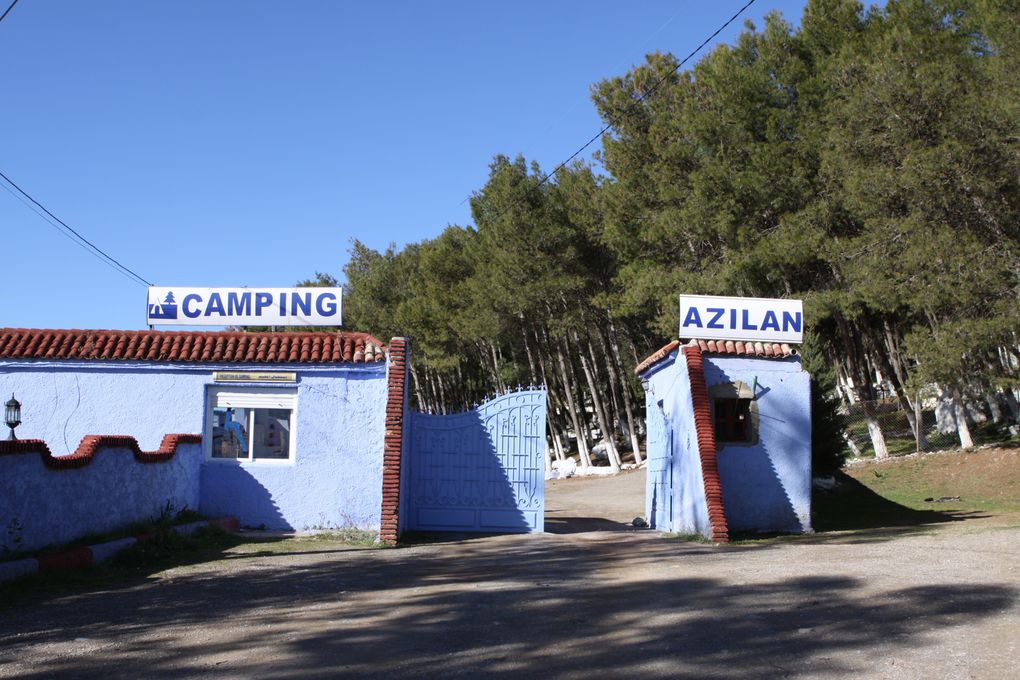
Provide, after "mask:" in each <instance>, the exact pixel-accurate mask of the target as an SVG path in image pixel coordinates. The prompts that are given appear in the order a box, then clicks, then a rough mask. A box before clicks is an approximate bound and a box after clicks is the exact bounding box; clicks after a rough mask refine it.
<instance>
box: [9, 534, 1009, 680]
mask: <svg viewBox="0 0 1020 680" xmlns="http://www.w3.org/2000/svg"><path fill="white" fill-rule="evenodd" d="M736 557H737V556H733V555H727V553H726V551H722V552H720V551H716V550H713V549H712V548H711V547H709V546H703V545H693V544H691V545H687V544H678V543H676V542H673V541H668V540H659V539H656V537H654V536H652V535H650V534H643V535H641V534H632V535H629V536H621V537H620V538H619V539H618V540H613V541H609V542H607V541H590V542H589V541H572V540H564V539H563V538H557V537H551V536H538V535H536V536H527V537H498V538H492V539H487V540H479V541H471V542H464V543H461V544H458V546H457V547H456V549H453V548H452V547H450V546H440V545H422V546H416V547H414V548H410V549H407V550H369V551H362V552H360V553H358V554H356V555H355V554H353V553H341V554H337V555H332V556H327V555H324V556H322V557H321V558H316V559H314V560H303V561H301V562H300V563H295V562H294V561H293V559H292V558H289V557H288V556H276V557H263V558H260V559H259V560H256V561H253V562H252V563H248V564H246V565H244V568H241V569H233V570H228V569H224V570H204V571H201V572H197V573H184V574H180V575H176V576H175V577H174V578H172V579H163V580H159V581H150V582H147V583H145V584H144V585H142V586H133V587H130V588H124V589H120V590H113V591H111V590H105V591H99V592H91V593H84V594H81V595H78V596H74V597H68V598H64V600H63V601H61V602H59V603H57V604H58V605H59V606H54V607H38V608H30V609H25V610H22V611H19V612H16V615H15V616H6V617H4V619H3V620H2V621H0V650H3V649H6V650H8V651H7V652H2V651H0V667H2V665H4V664H10V663H13V662H14V661H16V660H19V659H22V658H26V657H24V656H22V653H23V651H24V650H33V651H32V653H33V654H38V650H40V649H42V648H45V646H50V647H52V648H53V649H55V650H58V649H63V647H62V646H61V645H65V643H66V641H68V640H74V639H76V638H87V639H88V640H90V641H91V645H92V646H93V648H94V649H95V650H96V651H95V652H93V653H91V654H88V655H85V654H78V655H66V654H61V653H56V652H55V653H52V654H47V655H45V657H35V658H33V657H31V656H29V657H27V658H32V665H31V666H26V667H24V668H22V669H15V670H18V671H19V673H18V674H20V675H21V676H22V677H29V678H43V677H46V678H52V677H60V676H71V675H73V676H82V677H91V676H93V675H95V676H100V675H101V676H104V677H110V676H111V675H110V673H111V669H116V672H117V673H119V674H120V676H117V677H121V676H122V677H137V676H145V677H149V678H152V677H167V676H181V675H185V676H192V675H199V674H201V675H203V677H209V678H227V677H261V678H285V677H286V678H292V677H307V676H313V675H329V676H331V677H332V676H359V677H360V676H371V677H381V676H385V677H408V676H414V677H450V676H458V675H459V676H464V677H480V676H485V677H510V676H514V677H516V676H527V675H531V676H541V677H555V676H568V675H569V676H571V677H585V676H600V677H604V676H611V677H623V676H641V677H678V676H689V677H730V678H732V677H763V676H770V677H771V676H780V677H796V676H799V675H810V676H819V675H829V674H840V673H845V674H850V673H854V674H863V675H867V674H868V673H867V665H868V664H880V663H882V661H881V660H882V659H885V658H890V657H891V658H895V655H896V654H897V651H898V650H904V651H905V650H910V649H913V648H916V647H918V646H924V645H925V644H926V642H927V638H928V636H929V635H933V634H935V633H942V632H943V631H944V630H945V629H946V628H952V627H963V626H967V625H971V624H973V623H974V622H977V621H980V620H982V619H985V618H988V617H991V616H994V615H996V614H997V613H999V612H1001V611H1002V610H1004V609H1006V608H1009V607H1012V606H1014V605H1015V603H1016V602H1017V599H1018V592H1017V590H1016V588H1014V587H1013V586H1010V585H1005V584H996V583H976V584H961V583H931V584H927V585H924V586H909V587H900V588H892V589H886V590H881V589H875V588H874V587H871V588H870V589H868V588H865V587H864V586H865V584H866V583H867V581H866V580H865V579H858V578H853V577H847V576H803V575H799V576H793V577H785V578H784V577H782V576H777V577H776V578H774V579H771V580H768V579H763V580H758V581H757V582H755V583H754V584H753V585H748V584H746V583H744V582H743V580H742V579H743V578H744V577H743V576H741V577H740V578H741V581H740V582H737V581H734V580H732V579H730V578H724V577H711V578H709V577H703V576H702V577H696V576H692V575H691V574H690V569H689V568H687V565H689V564H690V563H691V560H699V559H714V560H725V559H734V558H736ZM636 571H639V572H640V573H641V574H642V577H641V578H621V575H622V574H630V573H635V572H636ZM729 572H730V573H733V572H732V569H730V570H729ZM196 631H197V632H196ZM41 646H42V647H41ZM843 652H852V653H855V654H857V655H858V656H856V657H854V658H857V659H862V660H864V661H863V662H862V663H863V664H864V666H861V665H860V664H855V667H854V668H849V667H847V666H846V665H844V663H843V662H842V661H840V660H838V659H841V658H842V659H845V658H846V657H845V656H840V654H841V653H843ZM871 670H873V671H876V672H878V671H879V670H882V671H884V670H885V668H884V667H881V668H880V667H879V666H877V665H876V666H874V667H873V668H872V669H871ZM114 675H115V676H116V674H114Z"/></svg>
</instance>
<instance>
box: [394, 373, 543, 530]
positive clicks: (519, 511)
mask: <svg viewBox="0 0 1020 680" xmlns="http://www.w3.org/2000/svg"><path fill="white" fill-rule="evenodd" d="M545 410H546V393H545V390H538V389H528V390H523V391H520V392H511V393H509V394H504V395H503V396H499V397H496V398H494V399H492V400H490V401H487V402H485V403H484V404H482V405H481V406H478V407H477V408H475V409H473V410H471V411H467V412H465V413H458V414H454V415H447V416H437V415H428V414H424V413H414V412H412V413H411V431H410V447H409V448H408V460H407V461H405V463H406V466H405V475H406V479H407V485H406V487H405V488H406V491H407V493H406V495H405V499H406V506H405V509H404V510H405V514H404V517H405V529H410V530H420V531H482V532H493V533H525V532H529V531H543V530H544V526H545V521H544V513H545Z"/></svg>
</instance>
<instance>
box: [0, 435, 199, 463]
mask: <svg viewBox="0 0 1020 680" xmlns="http://www.w3.org/2000/svg"><path fill="white" fill-rule="evenodd" d="M201 443H202V435H200V434H168V435H165V436H164V437H163V441H162V443H161V444H160V445H159V448H158V449H157V450H155V451H142V449H141V448H140V447H139V446H138V440H137V439H135V438H134V437H129V436H125V435H101V434H90V435H86V436H85V437H84V438H82V440H81V443H80V444H78V448H77V449H75V451H74V453H72V454H71V455H70V456H54V455H53V454H52V453H51V452H50V447H49V446H47V445H46V442H44V441H43V440H41V439H19V440H17V441H0V455H5V454H16V453H38V454H39V455H40V456H42V459H43V463H44V464H45V465H46V467H48V468H50V469H52V470H69V469H72V468H82V467H85V466H86V465H88V464H89V463H91V462H92V459H93V458H95V456H96V453H98V452H99V449H101V448H107V449H130V450H131V452H132V453H134V454H135V460H137V461H138V462H139V463H162V462H165V461H168V460H170V459H171V458H173V457H174V454H175V453H176V452H177V447H178V445H180V444H201Z"/></svg>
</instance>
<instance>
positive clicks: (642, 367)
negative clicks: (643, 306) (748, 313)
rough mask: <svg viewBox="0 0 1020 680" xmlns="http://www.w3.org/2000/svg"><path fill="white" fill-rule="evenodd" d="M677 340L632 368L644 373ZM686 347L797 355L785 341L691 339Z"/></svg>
mask: <svg viewBox="0 0 1020 680" xmlns="http://www.w3.org/2000/svg"><path fill="white" fill-rule="evenodd" d="M679 346H680V341H679V340H674V341H673V342H671V343H669V344H668V345H666V346H665V347H663V348H661V349H659V350H658V351H656V352H655V353H654V354H652V355H651V356H649V357H648V358H647V359H645V360H644V361H642V362H641V363H640V364H638V365H637V368H635V369H634V372H635V373H637V374H639V375H640V374H641V373H644V372H645V371H647V370H648V369H649V368H651V367H652V366H654V365H655V364H657V363H659V362H660V361H662V360H663V359H665V358H666V357H668V356H669V355H670V354H672V353H673V350H675V349H676V348H677V347H679ZM686 346H687V347H697V348H698V349H700V350H701V351H702V353H704V354H726V355H730V356H743V357H756V358H760V359H785V358H787V357H793V356H797V354H798V352H797V350H796V348H794V347H790V346H789V345H787V344H786V343H782V344H780V343H778V342H764V343H763V342H743V341H741V340H691V341H690V342H689V343H687V345H686Z"/></svg>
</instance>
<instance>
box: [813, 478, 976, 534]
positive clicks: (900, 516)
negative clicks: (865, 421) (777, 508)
mask: <svg viewBox="0 0 1020 680" xmlns="http://www.w3.org/2000/svg"><path fill="white" fill-rule="evenodd" d="M835 479H836V487H835V489H834V490H833V491H821V492H819V491H817V490H816V491H815V493H814V495H813V497H812V523H813V525H814V529H815V531H819V532H827V531H849V530H860V529H863V530H875V531H876V535H886V536H890V537H893V536H897V535H902V534H903V533H908V532H905V531H895V530H896V529H902V530H910V529H915V530H916V529H918V528H921V527H924V526H926V525H932V524H940V523H943V522H958V521H961V520H964V519H972V518H976V517H981V516H983V515H981V514H980V513H961V512H938V511H936V510H914V509H912V508H908V507H906V506H904V505H900V504H899V503H896V502H893V501H891V500H889V499H888V498H885V497H883V496H881V495H879V494H877V493H875V492H874V491H872V490H871V489H869V488H868V487H867V486H865V485H864V484H862V483H861V482H859V481H857V480H856V479H854V478H853V477H851V476H849V475H847V474H845V473H843V472H839V473H836V476H835Z"/></svg>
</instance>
